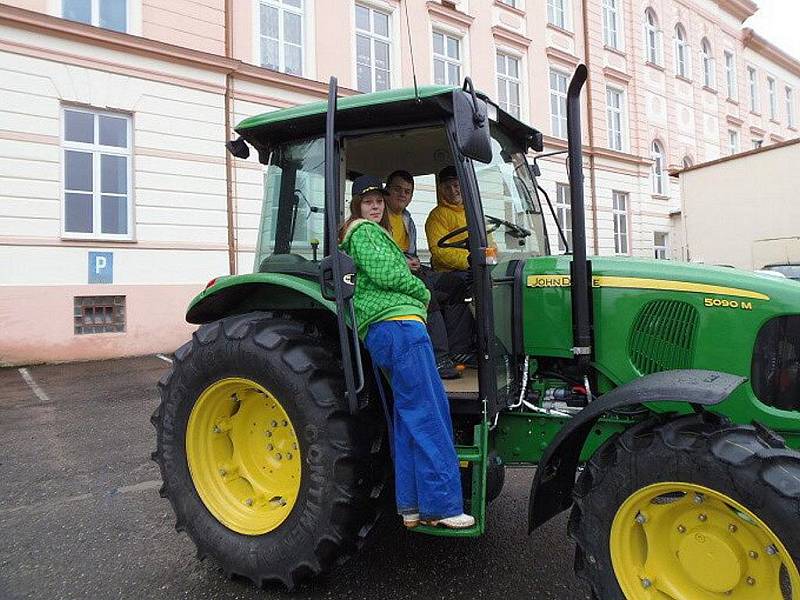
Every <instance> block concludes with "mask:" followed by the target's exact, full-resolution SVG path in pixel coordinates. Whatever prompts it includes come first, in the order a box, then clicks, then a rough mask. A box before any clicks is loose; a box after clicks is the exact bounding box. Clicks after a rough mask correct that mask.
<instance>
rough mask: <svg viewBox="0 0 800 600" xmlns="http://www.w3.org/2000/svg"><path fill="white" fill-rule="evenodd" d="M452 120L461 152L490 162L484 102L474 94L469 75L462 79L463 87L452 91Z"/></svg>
mask: <svg viewBox="0 0 800 600" xmlns="http://www.w3.org/2000/svg"><path fill="white" fill-rule="evenodd" d="M453 122H454V124H455V130H456V145H457V146H458V149H459V150H460V151H461V154H463V155H464V156H466V157H467V158H471V159H473V160H477V161H478V162H482V163H489V162H491V161H492V138H491V135H490V134H489V116H488V114H487V107H486V102H484V101H483V100H481V99H480V98H478V97H477V96H476V95H475V88H474V87H473V85H472V80H471V79H470V78H469V77H467V78H466V79H464V88H463V89H461V90H454V91H453Z"/></svg>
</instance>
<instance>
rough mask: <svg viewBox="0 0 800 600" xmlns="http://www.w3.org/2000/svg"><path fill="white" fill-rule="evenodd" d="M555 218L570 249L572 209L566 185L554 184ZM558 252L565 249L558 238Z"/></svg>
mask: <svg viewBox="0 0 800 600" xmlns="http://www.w3.org/2000/svg"><path fill="white" fill-rule="evenodd" d="M556 216H558V222H559V223H560V224H561V231H563V232H564V237H565V238H567V244H569V246H570V248H571V247H572V208H571V206H570V203H569V185H567V184H566V183H557V184H556ZM558 250H559V251H560V252H565V251H566V250H567V248H566V247H565V246H564V240H562V239H561V236H560V235H559V236H558Z"/></svg>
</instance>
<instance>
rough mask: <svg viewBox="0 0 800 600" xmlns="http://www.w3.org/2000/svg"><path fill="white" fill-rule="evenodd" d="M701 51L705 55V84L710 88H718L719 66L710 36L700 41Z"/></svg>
mask: <svg viewBox="0 0 800 600" xmlns="http://www.w3.org/2000/svg"><path fill="white" fill-rule="evenodd" d="M700 52H701V55H702V57H703V85H705V86H706V87H707V88H709V89H712V90H713V89H716V88H717V68H716V61H715V60H714V50H713V48H712V47H711V42H709V41H708V38H703V41H702V42H700Z"/></svg>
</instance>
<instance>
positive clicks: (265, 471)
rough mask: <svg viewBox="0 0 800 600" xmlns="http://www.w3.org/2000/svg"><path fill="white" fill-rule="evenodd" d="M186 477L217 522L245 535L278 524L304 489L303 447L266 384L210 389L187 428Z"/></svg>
mask: <svg viewBox="0 0 800 600" xmlns="http://www.w3.org/2000/svg"><path fill="white" fill-rule="evenodd" d="M186 458H187V461H188V463H189V473H190V474H191V477H192V482H193V483H194V487H195V489H196V490H197V493H198V495H199V496H200V499H201V500H202V501H203V503H204V504H205V505H206V508H208V510H209V511H210V512H211V514H212V515H214V517H216V519H217V520H218V521H219V522H220V523H222V524H223V525H225V526H226V527H228V528H229V529H231V530H233V531H235V532H237V533H241V534H244V535H261V534H264V533H267V532H270V531H272V530H274V529H276V528H277V527H278V526H280V524H281V523H283V522H284V521H285V520H286V517H288V516H289V513H291V512H292V508H293V507H294V504H295V502H296V501H297V495H298V493H299V490H300V475H301V463H302V461H301V459H300V443H299V440H298V439H297V435H296V434H295V431H294V427H293V425H292V422H291V420H290V419H289V415H287V414H286V410H284V408H283V406H281V404H280V402H279V401H278V400H277V399H276V398H275V396H273V395H272V394H271V393H270V392H269V391H267V390H266V389H265V388H264V387H263V386H261V385H259V384H257V383H255V382H254V381H251V380H249V379H242V378H239V377H232V378H229V379H222V380H220V381H217V382H216V383H214V384H212V385H210V386H209V387H207V388H206V389H205V390H204V391H203V393H202V394H200V397H199V398H198V399H197V402H195V405H194V408H193V409H192V412H191V414H190V415H189V424H188V426H187V429H186Z"/></svg>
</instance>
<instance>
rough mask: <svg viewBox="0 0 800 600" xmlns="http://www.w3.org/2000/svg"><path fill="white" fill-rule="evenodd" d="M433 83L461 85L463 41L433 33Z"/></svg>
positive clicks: (444, 34) (436, 32)
mask: <svg viewBox="0 0 800 600" xmlns="http://www.w3.org/2000/svg"><path fill="white" fill-rule="evenodd" d="M433 82H434V83H436V84H438V85H461V40H460V39H459V38H457V37H455V36H452V35H448V34H446V33H440V32H438V31H434V32H433Z"/></svg>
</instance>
